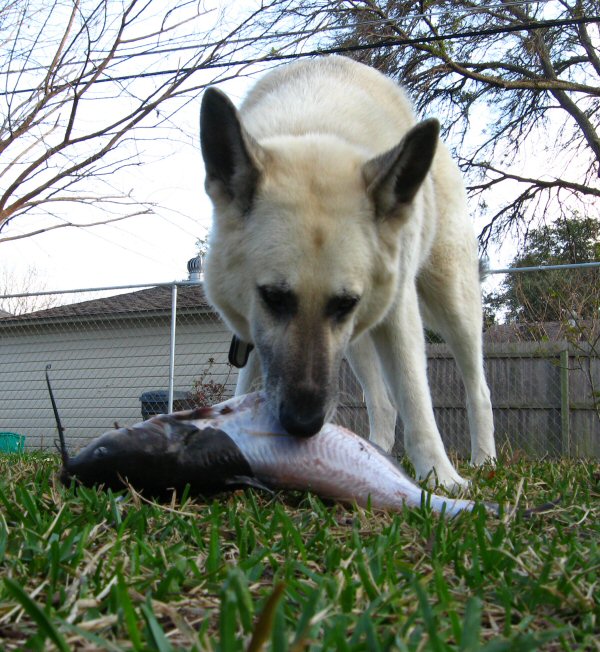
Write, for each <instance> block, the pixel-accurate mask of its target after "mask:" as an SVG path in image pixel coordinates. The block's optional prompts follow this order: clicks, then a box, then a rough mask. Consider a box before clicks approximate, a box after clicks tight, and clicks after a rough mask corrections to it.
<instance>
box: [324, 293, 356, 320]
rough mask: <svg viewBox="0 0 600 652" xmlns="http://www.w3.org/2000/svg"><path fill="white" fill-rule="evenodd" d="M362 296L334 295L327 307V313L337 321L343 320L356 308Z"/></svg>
mask: <svg viewBox="0 0 600 652" xmlns="http://www.w3.org/2000/svg"><path fill="white" fill-rule="evenodd" d="M359 301H360V297H359V296H357V295H355V294H340V295H339V296H336V297H332V298H331V299H330V300H329V301H328V302H327V305H326V307H325V314H326V315H327V317H331V318H332V319H333V320H334V321H335V322H338V323H341V322H343V321H344V320H345V319H346V318H347V317H348V316H349V315H350V313H351V312H352V311H353V310H354V308H356V306H357V305H358V302H359Z"/></svg>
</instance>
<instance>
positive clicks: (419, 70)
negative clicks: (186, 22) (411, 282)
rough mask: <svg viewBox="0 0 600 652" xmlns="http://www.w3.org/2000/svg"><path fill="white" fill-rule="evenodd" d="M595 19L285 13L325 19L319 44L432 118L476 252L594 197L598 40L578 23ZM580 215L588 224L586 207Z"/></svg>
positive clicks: (590, 8) (519, 13) (315, 10)
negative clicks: (447, 146)
mask: <svg viewBox="0 0 600 652" xmlns="http://www.w3.org/2000/svg"><path fill="white" fill-rule="evenodd" d="M598 13H599V8H598V4H597V2H595V1H594V0H560V2H559V3H558V4H556V3H541V2H540V3H537V2H533V3H527V4H517V3H514V2H511V1H509V0H501V1H500V2H494V3H482V2H474V1H469V0H458V1H453V2H450V1H449V0H431V1H428V2H420V3H415V2H411V1H410V0H334V1H333V2H331V1H329V0H303V1H302V2H300V3H298V4H297V5H296V6H295V8H294V15H298V14H301V15H302V16H303V17H304V18H305V20H308V19H309V18H311V17H312V18H315V17H318V19H319V20H321V21H322V20H323V17H325V16H326V17H327V19H328V21H329V22H328V23H327V24H328V26H329V28H330V29H332V30H333V29H335V32H331V33H332V34H333V36H331V37H330V38H326V37H322V38H321V40H320V44H321V47H332V46H333V47H338V48H340V49H342V48H343V47H347V48H348V52H347V54H348V55H349V56H352V57H353V58H357V59H358V60H360V61H363V62H364V63H368V64H370V65H373V66H375V67H377V68H379V69H380V70H382V71H384V72H387V73H388V74H390V75H391V76H393V77H395V78H397V79H398V80H399V81H400V82H401V83H402V84H403V85H404V86H406V87H407V88H408V90H409V92H410V94H411V96H412V97H413V100H414V102H415V106H416V108H417V110H418V111H420V112H423V113H426V114H427V115H432V114H437V115H438V116H439V117H440V118H441V119H442V124H443V128H444V133H445V135H449V134H450V133H451V135H452V141H453V142H454V143H455V144H456V148H457V152H456V153H457V155H459V158H460V162H461V168H462V170H463V172H465V174H466V176H467V179H468V182H469V186H470V190H471V194H472V197H473V198H474V199H477V200H478V203H477V205H478V206H479V211H480V213H481V215H482V217H483V219H485V221H486V223H487V226H486V227H485V228H484V230H483V235H482V237H483V240H484V244H486V243H487V242H490V241H491V240H492V239H493V238H496V239H501V238H503V237H504V235H505V234H506V233H507V232H509V231H511V230H512V229H517V230H519V229H522V227H525V229H527V228H528V225H529V224H531V222H532V220H533V221H535V220H544V219H547V218H552V217H558V216H560V215H565V214H567V215H568V214H570V213H571V212H572V210H574V206H576V205H577V203H579V202H581V201H582V200H583V199H584V198H586V197H587V198H593V197H598V196H599V194H600V186H599V184H598V169H599V168H600V137H599V134H600V57H599V56H598V40H599V39H600V34H599V32H598V23H583V22H582V20H588V21H589V20H593V18H594V16H596V17H597V16H598ZM552 21H561V26H560V27H556V26H554V27H553V26H552ZM398 39H401V40H402V41H403V45H401V46H396V45H394V41H395V40H398ZM371 46H372V47H371ZM526 151H527V152H530V156H534V157H535V166H534V169H535V171H534V172H533V173H532V165H531V163H530V161H527V160H525V152H526ZM536 174H539V176H534V175H536ZM549 179H552V180H551V181H549ZM515 182H517V183H515ZM523 188H526V189H525V190H524V189H523ZM492 206H493V207H492ZM587 207H588V209H589V211H590V212H591V214H595V215H597V216H598V217H599V218H600V211H599V209H598V205H597V203H596V205H595V206H594V205H593V204H591V203H590V202H588V204H587ZM536 211H537V212H536Z"/></svg>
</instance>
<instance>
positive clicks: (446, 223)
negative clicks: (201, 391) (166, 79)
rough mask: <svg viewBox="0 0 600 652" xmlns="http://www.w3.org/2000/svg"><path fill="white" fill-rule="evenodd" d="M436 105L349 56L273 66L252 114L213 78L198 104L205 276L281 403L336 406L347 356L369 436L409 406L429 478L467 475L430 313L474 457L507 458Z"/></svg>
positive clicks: (252, 364) (303, 426)
mask: <svg viewBox="0 0 600 652" xmlns="http://www.w3.org/2000/svg"><path fill="white" fill-rule="evenodd" d="M438 132H439V126H438V123H437V122H436V121H435V120H426V121H424V122H421V123H418V124H417V123H416V120H415V117H414V114H413V111H412V108H411V105H410V102H409V101H408V99H407V98H406V96H405V94H404V93H403V91H402V90H401V89H400V88H399V87H398V86H397V85H396V84H395V83H394V82H392V81H391V80H390V79H388V78H387V77H385V76H383V75H382V74H380V73H379V72H377V71H375V70H374V69H372V68H369V67H367V66H364V65H362V64H359V63H356V62H354V61H352V60H350V59H347V58H344V57H338V56H333V57H326V58H319V59H314V60H309V61H302V62H296V63H292V64H289V65H286V66H283V67H281V68H279V69H276V70H274V71H272V72H270V73H268V74H267V75H266V76H264V77H263V78H262V79H261V80H260V81H259V82H258V83H257V84H256V85H255V86H254V88H253V89H252V90H251V91H250V93H249V95H248V96H247V98H246V100H245V101H244V102H243V104H242V106H241V108H240V110H239V112H238V111H237V110H236V108H235V107H234V106H233V104H232V103H231V102H230V101H229V99H228V98H227V97H226V96H225V95H224V94H223V93H221V92H220V91H219V90H217V89H215V88H210V89H208V90H207V91H206V92H205V94H204V98H203V102H202V112H201V145H202V154H203V157H204V162H205V167H206V190H207V193H208V195H209V196H210V198H211V200H212V202H213V205H214V218H213V228H212V232H211V237H210V247H209V251H208V255H207V258H206V266H205V290H206V294H207V296H208V298H209V300H210V302H211V303H212V304H213V305H214V306H215V307H216V308H217V310H218V311H219V313H220V314H221V315H222V317H223V318H224V320H225V321H226V323H227V324H228V325H229V327H230V328H231V329H232V330H233V331H234V333H235V334H236V335H237V336H238V337H239V338H240V339H241V340H243V341H244V342H248V343H252V344H254V345H255V346H256V348H257V351H258V358H257V355H256V353H253V354H252V355H251V356H250V361H249V363H248V365H247V367H245V368H244V369H243V370H242V372H241V373H240V378H239V381H238V387H237V392H238V393H244V392H246V391H248V390H249V388H250V386H251V384H252V383H253V382H254V381H255V380H256V378H257V377H258V376H260V375H261V374H262V377H263V381H264V385H265V389H266V392H267V395H268V397H269V404H270V406H271V409H272V411H273V412H274V413H275V414H276V415H278V416H279V418H280V420H281V422H282V423H283V425H284V426H285V427H286V429H287V430H288V431H289V432H291V433H293V434H296V435H304V436H310V435H312V434H314V433H315V432H317V431H318V430H319V428H320V427H321V425H322V424H323V422H324V420H326V419H328V418H330V417H331V416H332V414H333V412H334V410H335V406H336V402H337V393H338V376H339V367H340V364H341V360H342V358H343V357H344V356H346V357H347V358H348V360H349V361H350V364H351V365H352V368H353V370H354V372H355V373H356V375H357V377H358V379H359V381H360V383H361V385H362V387H363V390H364V393H365V399H366V403H367V408H368V412H369V423H370V437H371V439H372V440H373V441H375V442H376V443H377V444H379V445H380V446H381V447H382V448H384V449H385V450H388V451H389V450H391V447H392V445H393V443H394V426H395V421H396V410H398V411H399V413H400V416H401V418H402V421H403V424H404V437H405V447H406V451H407V453H408V455H409V457H410V459H411V461H412V463H413V464H414V467H415V470H416V473H417V476H418V477H420V478H423V477H427V476H428V475H429V474H430V473H431V472H432V471H434V476H435V478H437V481H438V482H439V483H441V484H443V485H446V486H448V487H456V486H458V485H462V484H464V480H463V479H462V478H461V477H460V475H459V474H458V473H457V471H456V470H455V468H454V467H453V465H452V463H451V462H450V460H449V459H448V456H447V454H446V451H445V449H444V445H443V442H442V439H441V436H440V433H439V431H438V428H437V426H436V423H435V420H434V414H433V406H432V401H431V394H430V390H429V386H428V381H427V374H426V357H425V340H424V334H423V327H424V325H427V327H429V328H431V329H432V330H434V331H436V332H438V333H439V334H440V335H441V336H442V337H443V338H444V339H445V341H446V342H447V343H448V345H449V346H450V347H451V349H452V352H453V354H454V356H455V358H456V360H457V363H458V366H459V369H460V371H461V374H462V378H463V380H464V383H465V389H466V397H467V410H468V416H469V427H470V433H471V451H472V455H471V461H472V462H473V463H474V464H481V463H483V462H484V461H485V460H487V459H493V458H494V457H495V444H494V435H493V420H492V408H491V403H490V395H489V390H488V387H487V384H486V381H485V378H484V372H483V359H482V343H481V330H482V312H481V296H480V285H479V263H478V255H477V247H476V239H475V236H474V233H473V230H472V227H471V224H470V222H469V219H468V215H467V210H466V202H465V192H464V185H463V182H462V179H461V176H460V174H459V171H458V169H457V167H456V165H455V164H454V163H453V161H452V160H451V158H450V156H449V153H448V151H447V149H446V148H445V146H444V145H443V144H442V143H441V142H439V138H438Z"/></svg>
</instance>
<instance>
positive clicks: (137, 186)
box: [0, 0, 510, 291]
mask: <svg viewBox="0 0 600 652" xmlns="http://www.w3.org/2000/svg"><path fill="white" fill-rule="evenodd" d="M215 2H218V0H215ZM262 72H263V70H261V69H260V68H259V67H258V66H257V67H255V69H254V71H253V74H252V76H249V77H244V78H240V79H236V80H231V81H229V82H225V83H224V84H222V85H221V87H222V88H223V90H225V91H226V92H227V93H228V95H229V96H230V98H231V99H232V100H233V102H234V103H235V104H236V105H239V104H240V102H241V100H242V98H243V96H244V95H245V93H246V91H247V89H248V88H249V87H250V85H251V84H252V83H253V82H254V81H255V80H256V78H257V77H258V76H260V74H262ZM200 102H201V93H200V92H198V93H197V95H196V96H195V97H192V98H191V99H190V101H189V102H188V103H187V104H185V106H184V107H183V108H182V109H181V110H180V111H179V112H178V113H177V115H176V117H175V120H176V122H177V127H178V128H179V130H180V134H179V135H178V136H177V137H176V138H175V139H173V140H165V139H158V138H157V139H156V140H155V141H152V142H150V143H146V149H145V151H144V155H143V158H142V165H140V166H136V167H132V168H126V169H122V170H120V171H119V173H118V179H116V178H115V183H116V184H117V185H118V187H119V188H120V189H121V190H123V191H125V192H129V191H131V192H132V194H133V195H134V196H135V197H137V198H138V199H139V200H141V201H144V202H152V203H154V204H155V205H156V208H155V209H154V214H150V215H139V216H135V217H132V218H130V219H127V220H123V221H119V222H116V223H113V224H107V225H103V226H96V227H90V228H61V229H57V230H54V231H50V232H47V233H42V234H40V235H36V236H32V237H27V238H23V239H18V240H12V241H9V242H0V271H2V270H8V272H9V274H10V275H12V276H13V277H14V279H15V288H16V289H15V291H19V287H18V280H19V278H20V277H25V276H27V275H28V270H29V268H30V267H34V268H35V269H36V270H37V274H38V278H39V285H38V289H42V290H47V291H48V290H66V289H76V288H100V287H109V286H117V285H118V286H121V285H127V284H142V283H147V284H153V283H157V282H170V281H175V280H183V279H185V278H186V277H187V268H186V265H187V261H188V260H189V259H190V258H192V257H194V256H195V255H196V253H197V244H196V241H197V240H198V238H205V237H206V235H207V232H208V230H209V228H210V224H211V213H212V208H211V204H210V202H209V200H208V198H207V196H206V195H205V192H204V187H203V185H204V170H203V165H202V159H201V155H200V147H199V111H200ZM93 119H94V116H93V115H91V116H89V120H91V121H92V122H93ZM0 181H1V179H0ZM63 217H65V218H66V219H69V220H71V221H72V222H76V223H81V222H85V221H86V219H87V220H88V221H89V220H90V219H98V218H97V217H96V218H91V216H90V211H89V209H88V207H86V206H85V205H78V206H72V205H71V206H70V207H69V208H68V209H67V210H66V212H65V213H64V214H63ZM44 223H47V220H45V219H44V218H41V217H35V218H34V217H30V216H28V215H26V216H23V217H20V218H17V219H15V220H14V222H12V223H11V224H9V225H8V226H7V227H6V228H4V229H3V231H2V234H1V235H2V237H11V236H13V235H18V234H19V233H23V232H25V231H30V230H32V229H33V228H37V227H38V226H41V225H43V224H44ZM477 226H479V227H480V228H481V227H482V226H483V224H481V225H476V230H480V229H477ZM506 250H507V248H506V247H505V248H504V252H505V253H504V255H503V256H501V255H500V254H499V253H498V251H494V250H492V251H490V252H488V253H489V255H490V266H491V267H498V266H500V267H502V266H505V265H506V264H507V263H508V261H509V260H510V256H507V254H506ZM509 251H510V248H509Z"/></svg>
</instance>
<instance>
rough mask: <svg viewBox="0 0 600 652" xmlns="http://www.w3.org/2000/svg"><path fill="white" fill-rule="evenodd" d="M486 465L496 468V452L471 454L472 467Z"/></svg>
mask: <svg viewBox="0 0 600 652" xmlns="http://www.w3.org/2000/svg"><path fill="white" fill-rule="evenodd" d="M484 464H491V465H492V466H496V452H495V451H493V452H491V453H490V452H487V451H482V450H479V451H477V452H473V453H472V454H471V466H483V465H484Z"/></svg>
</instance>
